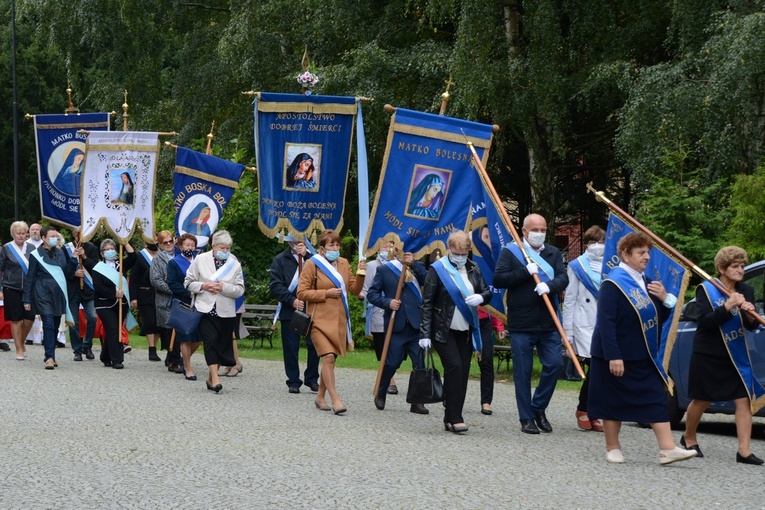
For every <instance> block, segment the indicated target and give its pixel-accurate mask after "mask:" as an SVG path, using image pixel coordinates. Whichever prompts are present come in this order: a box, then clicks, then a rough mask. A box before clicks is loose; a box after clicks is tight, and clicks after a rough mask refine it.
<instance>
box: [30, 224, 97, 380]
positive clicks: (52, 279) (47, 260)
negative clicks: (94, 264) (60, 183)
mask: <svg viewBox="0 0 765 510" xmlns="http://www.w3.org/2000/svg"><path fill="white" fill-rule="evenodd" d="M40 234H41V235H42V237H43V240H44V243H43V245H42V246H40V247H39V248H37V250H35V251H34V252H32V254H31V255H30V258H29V273H28V274H27V278H26V279H25V280H24V298H23V302H24V309H25V310H26V311H32V310H34V313H35V314H38V315H40V320H41V321H42V324H43V346H44V348H45V369H46V370H53V369H54V368H55V367H57V366H58V363H56V337H57V336H58V325H59V322H60V317H61V316H62V315H66V322H67V323H69V324H72V323H74V320H73V318H72V315H71V313H70V311H69V303H68V299H67V296H68V291H67V285H66V280H67V278H69V277H71V276H72V275H73V274H74V272H75V270H76V269H77V259H76V257H78V256H80V255H82V254H83V250H82V248H77V249H76V250H75V252H74V255H75V258H70V257H69V256H68V255H67V254H66V251H65V250H62V249H61V248H59V247H58V242H59V236H58V232H57V231H56V229H55V228H53V227H49V226H46V227H43V228H42V230H41V231H40Z"/></svg>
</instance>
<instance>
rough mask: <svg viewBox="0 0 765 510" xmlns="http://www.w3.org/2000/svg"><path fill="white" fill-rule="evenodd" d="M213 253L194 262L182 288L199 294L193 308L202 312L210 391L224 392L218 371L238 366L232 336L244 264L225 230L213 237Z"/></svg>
mask: <svg viewBox="0 0 765 510" xmlns="http://www.w3.org/2000/svg"><path fill="white" fill-rule="evenodd" d="M210 244H211V246H212V250H211V251H208V252H207V253H203V254H201V255H199V256H198V257H196V258H195V259H194V261H193V262H192V263H191V266H190V267H189V269H188V271H187V272H186V278H185V280H184V282H183V285H184V286H185V287H186V289H187V290H188V291H189V292H191V293H192V294H195V295H196V299H195V300H194V306H195V308H196V309H197V311H198V312H201V313H202V314H203V315H202V318H201V319H200V320H199V329H198V331H199V338H200V340H202V342H204V345H205V350H204V351H205V362H206V363H207V368H208V375H207V389H208V390H210V391H214V392H215V393H219V392H220V390H222V389H223V385H222V384H221V382H220V376H219V375H218V371H219V370H220V367H221V366H225V367H233V366H234V365H236V358H235V356H234V347H233V343H232V334H233V332H234V327H235V326H236V299H237V298H238V297H239V296H241V295H242V294H244V275H243V273H242V265H241V264H240V263H239V261H238V260H237V259H236V257H234V256H232V254H231V245H233V244H234V242H233V240H232V239H231V235H230V234H229V233H228V232H227V231H226V230H219V231H217V232H215V233H214V234H213V236H212V242H211V243H210Z"/></svg>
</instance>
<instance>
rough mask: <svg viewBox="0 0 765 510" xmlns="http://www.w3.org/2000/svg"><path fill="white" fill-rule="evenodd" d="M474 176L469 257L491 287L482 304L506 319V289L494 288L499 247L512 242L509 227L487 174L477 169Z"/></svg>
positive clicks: (500, 248)
mask: <svg viewBox="0 0 765 510" xmlns="http://www.w3.org/2000/svg"><path fill="white" fill-rule="evenodd" d="M475 175H476V177H475V184H474V185H473V186H474V187H473V206H472V208H471V214H472V221H471V223H470V237H471V240H472V243H473V248H472V250H473V259H472V260H473V262H475V263H476V264H477V265H478V267H479V268H480V269H481V273H482V274H483V278H484V280H486V284H487V285H488V286H489V289H491V295H492V298H491V301H490V302H489V303H487V304H486V305H485V308H486V310H487V311H488V312H489V313H491V314H492V315H494V316H496V317H498V318H500V319H502V321H503V322H506V321H507V315H506V313H505V289H498V288H496V287H494V269H495V266H496V263H497V260H499V255H500V252H501V251H502V247H503V246H505V245H506V244H508V243H511V242H512V241H513V236H512V234H511V233H510V227H509V226H508V225H507V224H506V223H505V220H504V218H505V217H504V216H503V215H502V214H501V213H500V210H501V209H500V208H501V207H504V206H503V205H502V204H500V203H497V202H496V201H495V200H494V195H493V194H492V193H490V192H489V186H490V185H491V183H487V182H485V181H484V179H487V178H488V177H487V176H485V175H484V174H482V173H481V172H478V171H476V172H475Z"/></svg>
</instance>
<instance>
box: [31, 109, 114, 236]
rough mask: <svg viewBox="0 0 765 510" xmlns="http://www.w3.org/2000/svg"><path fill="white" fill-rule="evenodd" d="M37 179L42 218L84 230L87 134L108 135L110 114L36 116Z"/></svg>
mask: <svg viewBox="0 0 765 510" xmlns="http://www.w3.org/2000/svg"><path fill="white" fill-rule="evenodd" d="M34 123H35V145H36V147H37V176H38V180H39V183H40V210H41V212H42V218H43V219H44V220H48V221H49V222H51V223H54V224H56V225H62V226H65V227H69V228H72V229H78V228H79V226H80V182H81V180H82V171H83V169H84V167H85V165H84V162H85V140H86V139H87V138H88V135H87V134H86V133H78V131H80V130H87V131H108V130H109V114H108V113H78V114H61V115H35V116H34Z"/></svg>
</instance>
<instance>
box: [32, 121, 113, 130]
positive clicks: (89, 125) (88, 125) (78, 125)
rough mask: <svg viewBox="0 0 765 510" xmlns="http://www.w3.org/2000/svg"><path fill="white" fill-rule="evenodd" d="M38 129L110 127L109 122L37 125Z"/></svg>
mask: <svg viewBox="0 0 765 510" xmlns="http://www.w3.org/2000/svg"><path fill="white" fill-rule="evenodd" d="M35 127H36V128H37V129H74V128H81V129H92V128H99V127H109V123H108V122H78V123H76V124H35Z"/></svg>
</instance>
